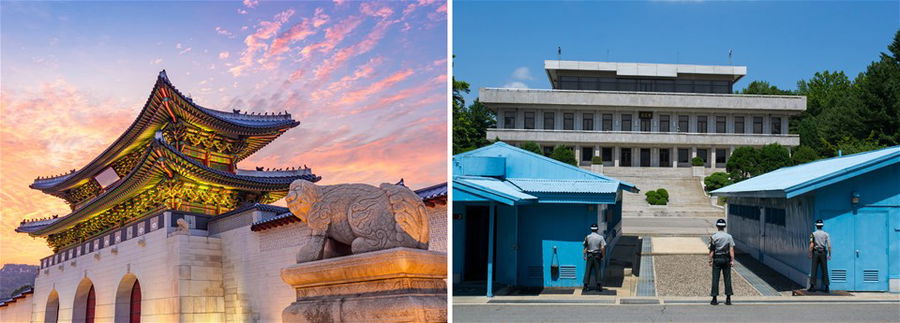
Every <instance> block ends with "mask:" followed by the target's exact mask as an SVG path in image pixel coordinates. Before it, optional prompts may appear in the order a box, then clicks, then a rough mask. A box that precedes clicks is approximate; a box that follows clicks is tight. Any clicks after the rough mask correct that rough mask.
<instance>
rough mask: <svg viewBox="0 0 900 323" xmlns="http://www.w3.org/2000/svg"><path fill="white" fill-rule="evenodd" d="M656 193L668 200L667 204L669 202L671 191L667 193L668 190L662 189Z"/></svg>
mask: <svg viewBox="0 0 900 323" xmlns="http://www.w3.org/2000/svg"><path fill="white" fill-rule="evenodd" d="M656 192H657V193H659V196H660V197H662V198H663V199H664V200H666V202H668V201H669V191H666V189H664V188H660V189H658V190H656Z"/></svg>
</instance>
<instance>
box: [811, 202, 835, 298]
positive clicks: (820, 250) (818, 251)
mask: <svg viewBox="0 0 900 323" xmlns="http://www.w3.org/2000/svg"><path fill="white" fill-rule="evenodd" d="M824 226H825V223H823V222H822V220H816V231H813V233H811V234H810V235H809V253H808V254H807V255H806V256H807V257H808V258H811V259H812V270H810V271H809V275H810V276H809V289H808V291H810V292H811V291H814V290H816V280H817V278H818V275H816V274H817V272H818V269H819V267H821V268H822V286H823V287H825V289H823V291H824V292H826V293H828V260H831V237H829V236H828V232H825V231H822V227H824Z"/></svg>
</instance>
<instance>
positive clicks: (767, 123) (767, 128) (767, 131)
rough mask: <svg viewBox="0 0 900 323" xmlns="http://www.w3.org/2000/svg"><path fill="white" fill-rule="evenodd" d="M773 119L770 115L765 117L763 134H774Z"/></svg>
mask: <svg viewBox="0 0 900 323" xmlns="http://www.w3.org/2000/svg"><path fill="white" fill-rule="evenodd" d="M771 123H772V118H771V117H770V116H769V115H768V114H764V115H763V133H764V134H770V133H772V125H771Z"/></svg>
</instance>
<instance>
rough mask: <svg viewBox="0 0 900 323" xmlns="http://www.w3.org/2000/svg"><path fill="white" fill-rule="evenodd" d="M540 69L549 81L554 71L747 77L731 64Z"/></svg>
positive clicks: (554, 63)
mask: <svg viewBox="0 0 900 323" xmlns="http://www.w3.org/2000/svg"><path fill="white" fill-rule="evenodd" d="M544 70H545V71H546V72H547V77H548V78H549V79H550V82H553V81H555V80H557V77H558V76H559V75H558V71H583V72H612V73H615V74H616V76H621V77H647V78H676V77H678V76H679V75H687V74H691V75H709V76H713V77H723V76H728V77H729V78H730V79H731V81H732V82H737V81H738V80H740V79H741V78H742V77H744V75H747V67H746V66H733V65H690V64H655V63H619V62H590V61H564V60H545V61H544Z"/></svg>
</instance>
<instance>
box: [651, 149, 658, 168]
mask: <svg viewBox="0 0 900 323" xmlns="http://www.w3.org/2000/svg"><path fill="white" fill-rule="evenodd" d="M650 167H659V148H650Z"/></svg>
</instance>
